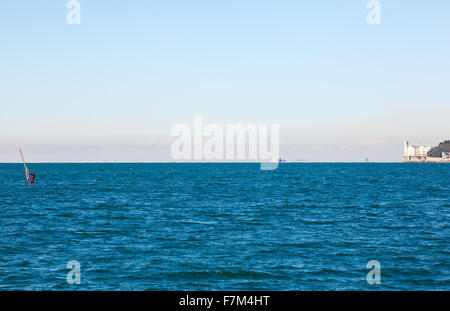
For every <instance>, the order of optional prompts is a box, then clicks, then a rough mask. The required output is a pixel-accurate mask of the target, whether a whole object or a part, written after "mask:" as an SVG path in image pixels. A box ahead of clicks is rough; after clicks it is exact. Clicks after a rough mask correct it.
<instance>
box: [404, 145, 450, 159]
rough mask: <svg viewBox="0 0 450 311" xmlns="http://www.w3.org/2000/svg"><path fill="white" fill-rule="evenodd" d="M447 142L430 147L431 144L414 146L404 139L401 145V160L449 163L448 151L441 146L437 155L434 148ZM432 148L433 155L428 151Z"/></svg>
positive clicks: (449, 155) (449, 153) (449, 154)
mask: <svg viewBox="0 0 450 311" xmlns="http://www.w3.org/2000/svg"><path fill="white" fill-rule="evenodd" d="M447 142H450V141H445V142H444V143H441V144H439V146H438V147H434V148H431V146H414V145H412V144H411V143H410V142H409V141H405V143H404V145H403V160H402V162H432V163H442V162H449V163H450V152H447V151H446V149H443V148H442V152H440V151H439V152H438V154H439V155H440V157H439V156H436V149H439V148H440V147H441V145H443V144H444V145H445V144H446V143H447ZM431 150H433V155H432V156H431V155H430V151H431Z"/></svg>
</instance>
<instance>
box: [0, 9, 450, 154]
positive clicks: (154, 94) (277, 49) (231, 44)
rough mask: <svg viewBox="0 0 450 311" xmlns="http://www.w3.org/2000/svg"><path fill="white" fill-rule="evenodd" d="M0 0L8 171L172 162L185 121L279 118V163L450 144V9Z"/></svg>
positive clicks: (0, 115)
mask: <svg viewBox="0 0 450 311" xmlns="http://www.w3.org/2000/svg"><path fill="white" fill-rule="evenodd" d="M80 2H81V24H80V25H69V24H67V23H66V15H67V13H68V11H69V10H68V9H67V8H66V4H67V1H65V0H58V1H56V0H53V1H52V0H45V1H44V0H42V1H31V0H30V1H23V0H15V1H2V2H1V4H0V105H1V106H0V107H1V112H0V161H1V162H16V161H20V158H19V154H18V152H17V147H19V146H21V147H22V148H23V149H24V151H25V156H26V158H27V160H28V161H30V162H34V161H43V162H46V161H104V160H108V161H155V160H170V153H169V148H170V141H171V137H170V129H171V127H172V126H173V125H174V124H176V123H189V124H191V123H192V122H193V117H194V116H195V115H201V116H202V117H203V119H204V122H205V123H208V122H217V123H220V124H222V123H223V124H224V123H239V122H241V123H247V122H253V123H279V124H280V137H281V153H282V156H283V157H285V158H287V159H290V160H295V159H305V160H311V161H313V160H317V161H328V160H331V161H333V160H338V161H344V160H347V161H360V160H363V159H364V158H365V157H369V159H370V160H374V161H398V160H400V159H401V156H402V151H403V149H402V142H403V140H404V139H405V138H409V139H411V140H412V142H413V143H423V144H430V145H434V144H437V143H438V142H439V141H441V140H444V139H449V138H450V121H449V116H450V94H449V92H450V77H449V73H450V60H449V55H450V1H448V0H432V1H430V0H429V1H419V0H417V1H406V0H404V1H403V0H395V1H392V0H380V3H381V6H382V24H381V25H368V24H367V22H366V15H367V12H368V9H366V4H367V0H345V1H343V0H342V1H336V0H321V1H316V0H314V1H313V0H311V1H301V0H278V1H273V0H272V1H265V0H257V1H256V0H227V1H212V0H203V1H199V0H177V1H171V0H160V1H152V0H146V1H123V0H122V1H106V0H103V1H102V0H89V1H87V0H80Z"/></svg>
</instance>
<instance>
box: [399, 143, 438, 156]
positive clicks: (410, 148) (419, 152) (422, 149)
mask: <svg viewBox="0 0 450 311" xmlns="http://www.w3.org/2000/svg"><path fill="white" fill-rule="evenodd" d="M430 149H431V147H430V146H414V145H411V143H410V142H409V141H405V144H404V152H403V156H404V157H426V156H427V154H428V151H430Z"/></svg>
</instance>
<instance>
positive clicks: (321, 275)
mask: <svg viewBox="0 0 450 311" xmlns="http://www.w3.org/2000/svg"><path fill="white" fill-rule="evenodd" d="M30 169H31V171H34V172H35V173H36V184H35V185H33V186H28V185H26V183H25V180H24V172H23V165H21V164H1V165H0V227H1V236H0V290H17V289H21V290H450V248H449V238H450V230H449V225H450V223H449V216H450V213H449V211H450V194H449V193H450V191H449V190H450V187H449V185H450V184H449V181H450V165H448V164H400V163H399V164H370V163H367V164H366V163H361V164H326V163H324V164H290V163H286V164H284V163H283V164H281V165H280V167H279V168H278V169H277V170H275V171H261V170H259V165H258V164H31V165H30ZM70 260H77V261H79V262H80V264H81V284H79V285H77V284H73V285H69V284H68V283H67V281H66V275H67V273H68V272H69V271H70V270H69V269H67V268H66V264H67V262H68V261H70ZM369 260H377V261H379V262H380V264H381V284H380V285H377V284H374V285H370V284H368V283H367V281H366V276H367V273H368V272H369V270H370V269H367V267H366V264H367V262H368V261H369Z"/></svg>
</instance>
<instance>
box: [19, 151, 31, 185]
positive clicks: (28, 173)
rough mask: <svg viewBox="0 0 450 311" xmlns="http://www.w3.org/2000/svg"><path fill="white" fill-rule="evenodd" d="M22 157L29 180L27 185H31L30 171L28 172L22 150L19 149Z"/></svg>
mask: <svg viewBox="0 0 450 311" xmlns="http://www.w3.org/2000/svg"><path fill="white" fill-rule="evenodd" d="M19 151H20V156H21V157H22V161H23V166H25V177H26V178H27V183H28V184H29V183H30V171H29V170H28V167H27V164H26V163H25V159H24V158H23V153H22V149H19Z"/></svg>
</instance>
